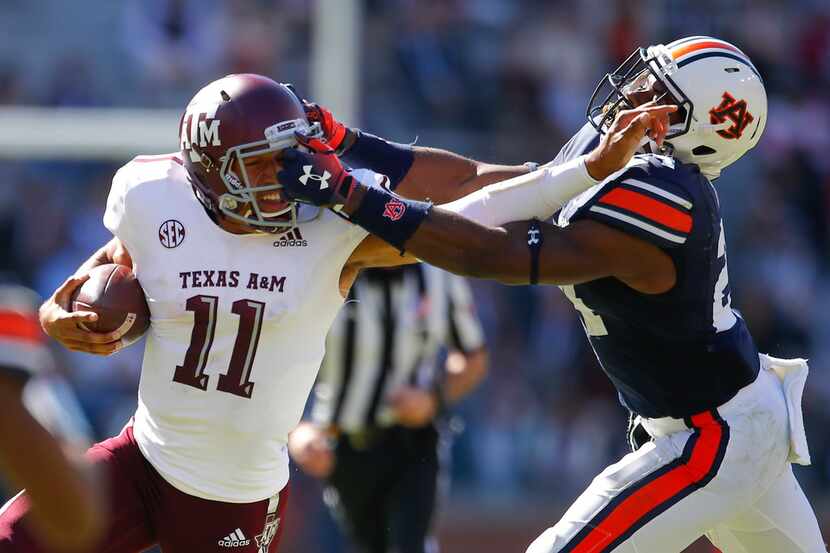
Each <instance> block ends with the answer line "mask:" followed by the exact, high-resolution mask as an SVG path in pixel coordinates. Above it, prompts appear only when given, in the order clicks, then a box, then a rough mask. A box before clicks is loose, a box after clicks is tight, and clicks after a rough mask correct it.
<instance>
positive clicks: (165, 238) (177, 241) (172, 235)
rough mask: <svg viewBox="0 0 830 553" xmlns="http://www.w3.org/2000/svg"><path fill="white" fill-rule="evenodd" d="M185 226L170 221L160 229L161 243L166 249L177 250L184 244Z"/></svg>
mask: <svg viewBox="0 0 830 553" xmlns="http://www.w3.org/2000/svg"><path fill="white" fill-rule="evenodd" d="M184 235H185V232H184V225H183V224H181V223H180V222H178V221H177V220H175V219H168V220H166V221H165V222H163V223H162V224H161V226H160V227H159V242H161V245H162V246H164V247H165V248H177V247H179V246H180V245H181V243H182V242H184Z"/></svg>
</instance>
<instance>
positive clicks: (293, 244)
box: [274, 228, 308, 248]
mask: <svg viewBox="0 0 830 553" xmlns="http://www.w3.org/2000/svg"><path fill="white" fill-rule="evenodd" d="M307 246H308V240H306V239H305V238H303V235H302V234H300V229H298V228H293V229H291V230H289V231H288V232H286V233H285V234H283V235H282V236H280V237H279V239H278V240H274V247H275V248H305V247H307Z"/></svg>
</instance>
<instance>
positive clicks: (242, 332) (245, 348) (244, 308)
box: [173, 295, 265, 398]
mask: <svg viewBox="0 0 830 553" xmlns="http://www.w3.org/2000/svg"><path fill="white" fill-rule="evenodd" d="M185 307H186V308H187V310H188V311H192V312H193V331H192V332H191V333H190V345H189V346H188V347H187V352H186V353H185V355H184V363H183V364H182V365H179V366H177V367H176V370H175V371H174V372H173V382H178V383H180V384H186V385H187V386H193V387H194V388H198V389H200V390H207V388H208V380H209V379H210V377H209V376H208V375H206V374H205V368H206V367H207V360H208V356H209V355H210V348H211V346H212V345H213V337H214V334H215V333H216V313H217V311H218V307H219V298H217V297H216V296H203V295H199V296H193V297H191V298H189V299H188V300H187V303H185ZM231 313H233V314H235V315H239V330H238V331H237V333H236V342H234V345H233V352H232V353H231V360H230V364H229V366H228V371H227V372H226V373H225V374H220V375H219V382H218V384H217V385H216V389H217V390H219V391H222V392H227V393H229V394H234V395H237V396H240V397H244V398H250V397H251V394H253V393H254V382H253V381H251V367H253V365H254V358H255V357H256V349H257V344H258V343H259V335H260V331H261V330H262V318H263V314H264V313H265V304H264V303H262V302H259V301H254V300H237V301H235V302H233V305H232V306H231Z"/></svg>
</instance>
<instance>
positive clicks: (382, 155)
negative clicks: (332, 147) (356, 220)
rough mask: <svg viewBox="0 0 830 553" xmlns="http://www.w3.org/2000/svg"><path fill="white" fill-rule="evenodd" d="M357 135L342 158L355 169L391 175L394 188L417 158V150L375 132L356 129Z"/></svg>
mask: <svg viewBox="0 0 830 553" xmlns="http://www.w3.org/2000/svg"><path fill="white" fill-rule="evenodd" d="M353 132H354V133H355V134H356V135H357V138H356V139H355V141H354V144H352V145H351V146H350V147H349V149H348V150H346V152H344V153H343V156H342V159H343V161H344V162H345V163H346V164H347V165H348V166H349V167H353V168H355V169H371V170H372V171H374V172H376V173H381V174H383V175H386V176H387V177H389V182H390V184H389V187H390V188H391V189H392V190H394V189H395V188H396V187H397V186H398V184H399V183H400V182H401V181H402V180H403V178H404V177H405V176H406V174H407V173H408V172H409V168H410V167H412V162H413V161H414V160H415V152H414V151H413V150H412V146H410V145H408V144H398V143H397V142H389V141H387V140H384V139H382V138H379V137H377V136H375V135H373V134H369V133H365V132H363V131H361V130H359V129H354V130H353Z"/></svg>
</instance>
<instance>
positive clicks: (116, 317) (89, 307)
mask: <svg viewBox="0 0 830 553" xmlns="http://www.w3.org/2000/svg"><path fill="white" fill-rule="evenodd" d="M71 309H72V311H94V312H95V313H97V314H98V320H97V321H95V322H92V323H84V328H85V329H86V330H90V331H92V332H112V331H113V330H118V329H120V330H122V331H123V332H124V334H123V335H122V339H123V340H125V341H126V343H127V344H130V343H132V342H135V341H136V340H138V339H139V338H141V336H143V335H144V333H145V332H146V331H147V329H148V328H149V327H150V309H149V308H148V307H147V300H146V299H145V298H144V291H143V290H142V289H141V284H139V282H138V280H136V278H135V275H134V274H133V272H132V270H130V268H129V267H125V266H124V265H117V264H115V263H108V264H106V265H99V266H97V267H95V268H94V269H92V270H91V271H90V272H89V279H88V280H86V281H85V282H84V283H83V284H82V285H81V286H79V287H78V288H77V289H76V290H75V293H74V294H73V295H72V302H71Z"/></svg>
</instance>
